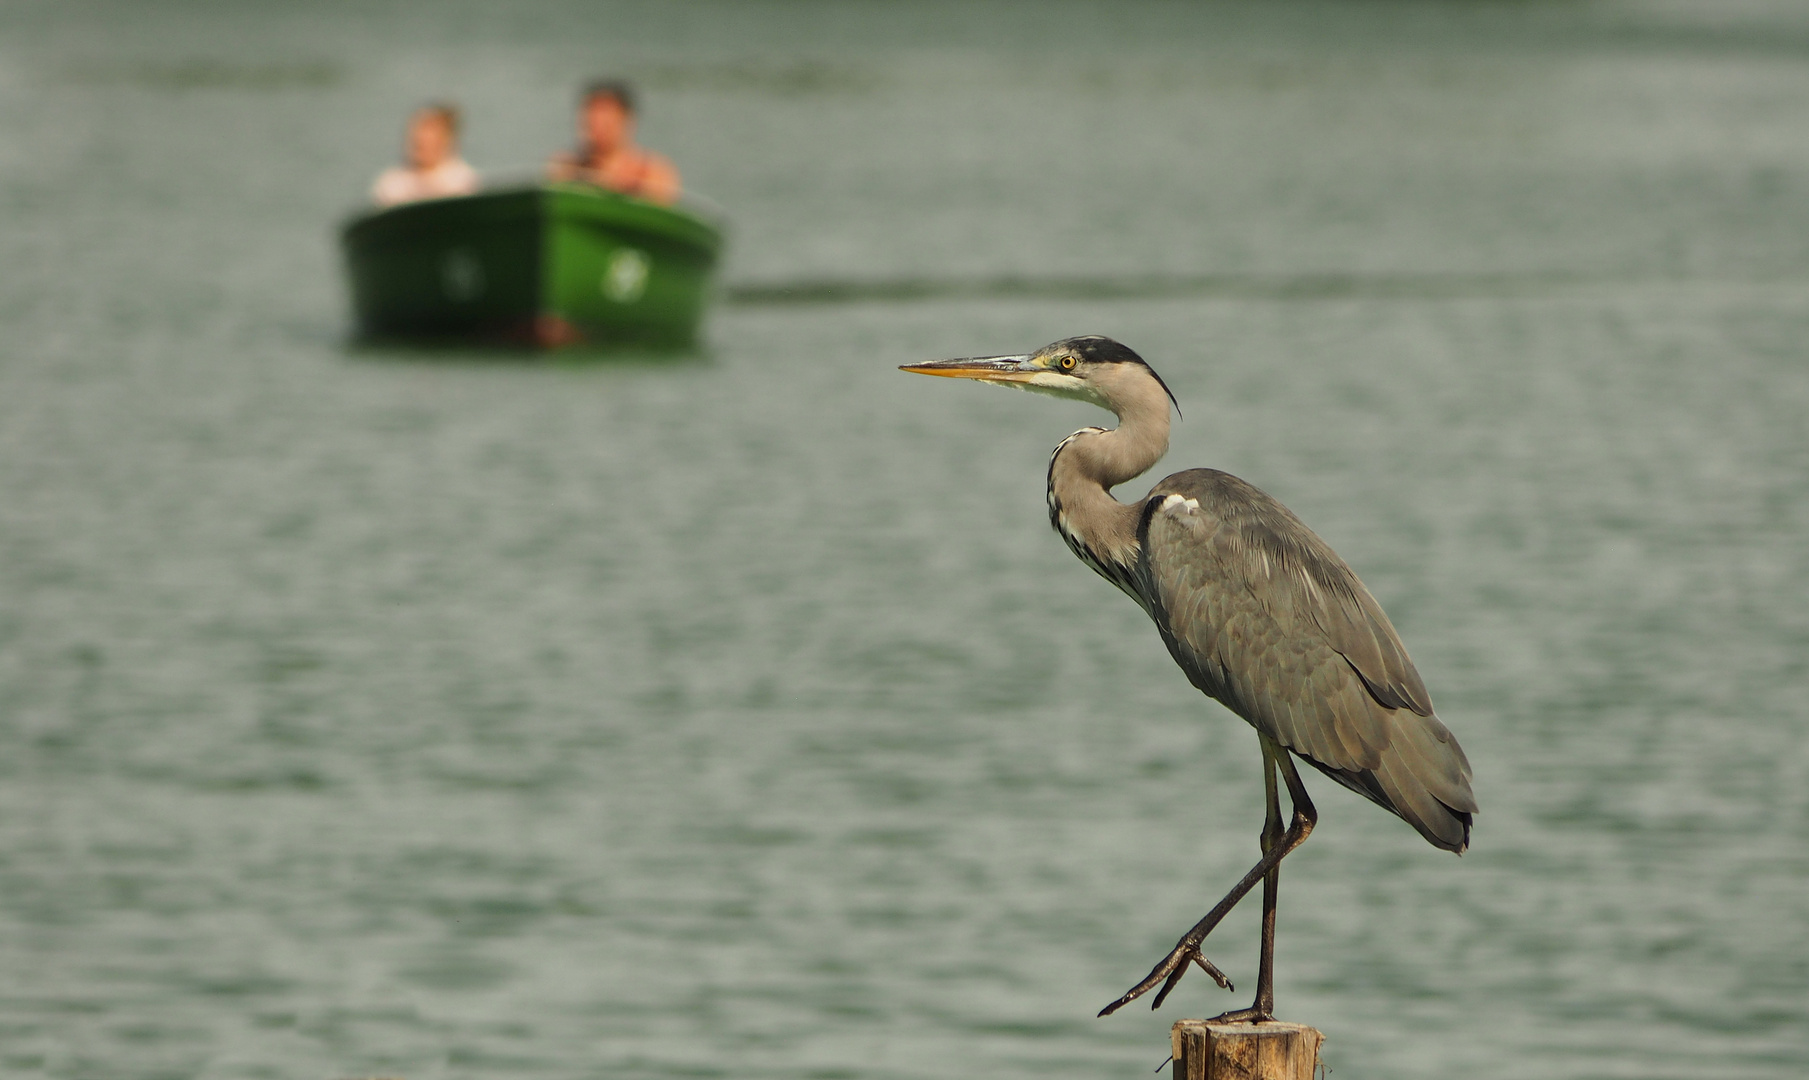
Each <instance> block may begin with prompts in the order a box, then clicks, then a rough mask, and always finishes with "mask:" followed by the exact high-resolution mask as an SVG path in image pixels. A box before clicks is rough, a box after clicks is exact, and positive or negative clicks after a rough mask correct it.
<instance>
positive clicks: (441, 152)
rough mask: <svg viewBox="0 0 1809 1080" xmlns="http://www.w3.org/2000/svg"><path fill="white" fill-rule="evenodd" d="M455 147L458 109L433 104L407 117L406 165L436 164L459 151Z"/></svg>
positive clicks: (424, 165) (438, 103) (430, 166)
mask: <svg viewBox="0 0 1809 1080" xmlns="http://www.w3.org/2000/svg"><path fill="white" fill-rule="evenodd" d="M458 145H459V110H458V106H456V105H449V104H447V103H445V102H434V103H433V104H431V105H423V106H421V107H420V108H418V109H416V110H415V111H414V115H412V116H410V117H409V118H408V163H409V164H410V165H412V166H414V167H415V168H417V169H431V168H433V167H435V166H437V165H439V164H440V163H441V162H444V161H445V160H446V159H447V158H450V157H451V156H452V155H453V154H455V153H456V152H457V151H458Z"/></svg>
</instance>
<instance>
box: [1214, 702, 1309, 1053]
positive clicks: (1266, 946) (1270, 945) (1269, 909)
mask: <svg viewBox="0 0 1809 1080" xmlns="http://www.w3.org/2000/svg"><path fill="white" fill-rule="evenodd" d="M1262 742H1263V789H1264V794H1266V795H1267V796H1268V803H1269V817H1268V820H1267V821H1265V822H1263V833H1262V840H1261V844H1262V850H1263V854H1264V855H1267V854H1268V853H1269V852H1270V851H1273V850H1274V849H1275V845H1277V844H1279V843H1281V839H1282V835H1283V832H1282V827H1281V800H1280V799H1279V798H1277V797H1276V790H1275V786H1276V785H1275V773H1276V771H1277V770H1278V769H1283V768H1286V769H1290V770H1291V769H1292V768H1293V767H1294V763H1293V762H1292V761H1290V760H1289V759H1288V752H1287V751H1286V750H1284V749H1282V748H1281V747H1280V746H1277V745H1276V744H1275V742H1274V741H1273V740H1271V739H1270V738H1269V737H1268V736H1267V735H1264V736H1262ZM1293 795H1294V792H1293V790H1291V786H1290V790H1289V792H1288V797H1289V799H1290V801H1291V800H1292V799H1293ZM1280 891H1281V864H1280V863H1276V864H1275V868H1274V869H1273V870H1270V871H1269V873H1268V876H1266V877H1264V878H1263V927H1262V955H1261V959H1260V960H1259V961H1258V967H1257V972H1256V1000H1255V1001H1254V1002H1252V1003H1251V1005H1250V1007H1249V1008H1248V1009H1235V1010H1233V1011H1231V1012H1228V1013H1222V1014H1220V1015H1218V1016H1215V1017H1213V1019H1214V1020H1216V1021H1218V1022H1220V1023H1236V1022H1239V1021H1247V1020H1256V1021H1261V1020H1273V1019H1275V902H1276V898H1277V894H1278V893H1279V892H1280Z"/></svg>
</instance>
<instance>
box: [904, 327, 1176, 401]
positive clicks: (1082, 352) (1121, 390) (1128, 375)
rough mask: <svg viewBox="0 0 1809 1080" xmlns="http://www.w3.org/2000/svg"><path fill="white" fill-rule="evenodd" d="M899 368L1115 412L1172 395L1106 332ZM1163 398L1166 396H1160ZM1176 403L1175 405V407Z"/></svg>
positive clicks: (1133, 354)
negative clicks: (1024, 350) (1011, 352)
mask: <svg viewBox="0 0 1809 1080" xmlns="http://www.w3.org/2000/svg"><path fill="white" fill-rule="evenodd" d="M899 370H900V371H914V372H916V373H917V374H919V375H941V376H943V377H945V378H951V379H977V380H979V381H980V382H987V383H995V384H997V385H999V386H1010V387H1015V388H1017V389H1019V390H1031V391H1034V392H1036V393H1039V394H1053V395H1055V396H1056V397H1064V398H1072V399H1074V400H1075V401H1086V402H1090V403H1092V404H1094V405H1098V406H1099V407H1100V408H1102V409H1109V410H1110V411H1112V412H1113V413H1116V414H1117V415H1119V416H1123V415H1124V414H1125V410H1126V409H1128V408H1131V407H1133V406H1134V405H1137V404H1151V403H1154V404H1158V405H1160V406H1161V408H1162V412H1163V413H1164V414H1165V415H1166V414H1167V412H1168V402H1172V401H1174V400H1175V395H1174V393H1173V392H1172V391H1170V390H1169V388H1168V384H1167V383H1165V382H1163V381H1162V376H1160V375H1158V374H1156V371H1155V369H1154V368H1152V367H1150V366H1149V365H1148V364H1147V363H1145V362H1144V360H1143V357H1141V356H1138V355H1137V354H1136V353H1134V352H1132V351H1131V350H1130V348H1129V347H1128V346H1125V345H1121V344H1119V343H1118V342H1116V341H1113V340H1112V339H1111V338H1109V337H1099V336H1097V335H1093V336H1088V337H1072V338H1063V339H1062V340H1060V341H1057V342H1053V343H1051V344H1048V345H1045V346H1043V347H1042V348H1040V349H1038V350H1037V351H1035V352H1033V353H1029V354H1026V355H1022V356H973V357H965V358H963V359H960V360H930V361H927V362H925V363H922V364H904V365H901V366H900V367H899ZM1164 397H1166V398H1167V401H1163V398H1164ZM1180 408H1181V406H1180V403H1179V402H1175V410H1176V411H1177V412H1178V411H1180Z"/></svg>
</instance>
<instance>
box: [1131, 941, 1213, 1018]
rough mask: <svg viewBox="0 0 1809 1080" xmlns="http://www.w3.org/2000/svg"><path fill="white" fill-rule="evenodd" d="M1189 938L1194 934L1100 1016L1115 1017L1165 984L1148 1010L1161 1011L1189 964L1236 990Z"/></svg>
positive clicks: (1177, 944) (1171, 951)
mask: <svg viewBox="0 0 1809 1080" xmlns="http://www.w3.org/2000/svg"><path fill="white" fill-rule="evenodd" d="M1190 937H1192V935H1191V934H1190V935H1188V937H1184V938H1182V939H1181V940H1180V941H1179V942H1178V943H1176V945H1175V947H1174V948H1173V949H1172V950H1170V952H1169V954H1168V955H1167V956H1165V957H1163V958H1162V962H1161V963H1159V964H1157V965H1156V966H1155V967H1153V968H1151V969H1150V973H1149V974H1148V975H1146V976H1144V979H1143V981H1142V982H1140V983H1138V984H1137V985H1136V986H1133V987H1131V988H1130V989H1129V990H1127V991H1125V993H1124V996H1123V997H1121V998H1119V999H1118V1000H1117V1001H1114V1002H1112V1003H1111V1004H1110V1005H1107V1006H1106V1007H1105V1008H1103V1009H1101V1010H1099V1015H1101V1016H1110V1015H1112V1014H1113V1013H1115V1012H1117V1011H1118V1010H1119V1009H1122V1008H1124V1007H1125V1006H1126V1005H1129V1004H1130V1003H1131V1002H1133V1001H1136V1000H1137V999H1138V998H1140V997H1142V996H1143V995H1145V994H1147V993H1149V992H1150V991H1151V990H1152V989H1154V988H1155V986H1156V984H1157V983H1161V984H1162V989H1161V990H1160V991H1158V992H1157V994H1156V1000H1155V1001H1152V1002H1150V1006H1149V1007H1150V1008H1151V1009H1160V1008H1161V1007H1162V1002H1164V1001H1165V1000H1167V999H1168V992H1169V991H1170V990H1173V989H1174V988H1175V984H1176V983H1178V982H1180V981H1181V976H1183V975H1185V974H1187V967H1188V965H1189V964H1198V965H1200V970H1201V971H1204V972H1205V973H1206V974H1208V975H1210V976H1212V981H1213V982H1216V983H1218V984H1219V985H1220V986H1222V987H1224V988H1225V989H1226V990H1234V989H1236V987H1234V986H1232V985H1231V980H1230V979H1228V978H1226V977H1225V973H1224V972H1222V971H1220V970H1219V969H1218V966H1217V965H1215V964H1214V963H1213V962H1212V961H1210V960H1208V959H1206V955H1205V954H1204V953H1202V952H1201V951H1200V943H1199V942H1197V941H1190V940H1188V938H1190Z"/></svg>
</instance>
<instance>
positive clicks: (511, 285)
mask: <svg viewBox="0 0 1809 1080" xmlns="http://www.w3.org/2000/svg"><path fill="white" fill-rule="evenodd" d="M341 242H342V245H343V248H344V251H345V260H346V269H347V274H348V277H349V279H350V283H351V294H352V308H353V311H354V314H355V316H356V319H357V327H358V335H359V337H360V339H362V340H365V341H373V342H407V343H423V344H471V345H505V346H506V345H514V346H529V347H540V348H558V347H563V346H570V345H589V346H598V347H609V346H615V345H633V346H641V347H655V348H685V347H688V346H691V345H693V344H695V343H696V341H697V332H698V327H699V324H700V323H701V322H702V319H703V313H704V306H705V304H706V302H707V300H708V298H709V294H710V282H711V276H712V273H713V272H714V270H715V268H716V263H717V259H718V256H719V255H720V253H721V250H722V229H721V228H720V226H719V225H718V224H716V223H715V222H714V221H712V220H710V219H709V218H706V217H704V216H702V215H701V214H700V213H698V212H694V211H692V210H689V209H681V208H676V207H669V206H657V205H655V204H653V203H649V202H643V201H641V200H639V199H631V198H628V197H626V196H622V195H617V194H614V193H612V192H608V191H603V190H601V189H599V188H595V187H591V186H589V185H581V184H550V185H539V186H532V187H521V188H512V189H506V190H498V191H488V192H484V193H481V194H477V195H467V196H461V197H457V198H449V199H433V200H428V201H423V202H413V203H407V204H404V205H401V206H395V207H391V208H389V209H385V210H376V211H372V212H370V213H366V214H362V215H360V216H358V217H356V218H354V219H353V220H351V221H350V222H348V223H347V224H346V226H345V228H344V230H343V232H342V234H341Z"/></svg>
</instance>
